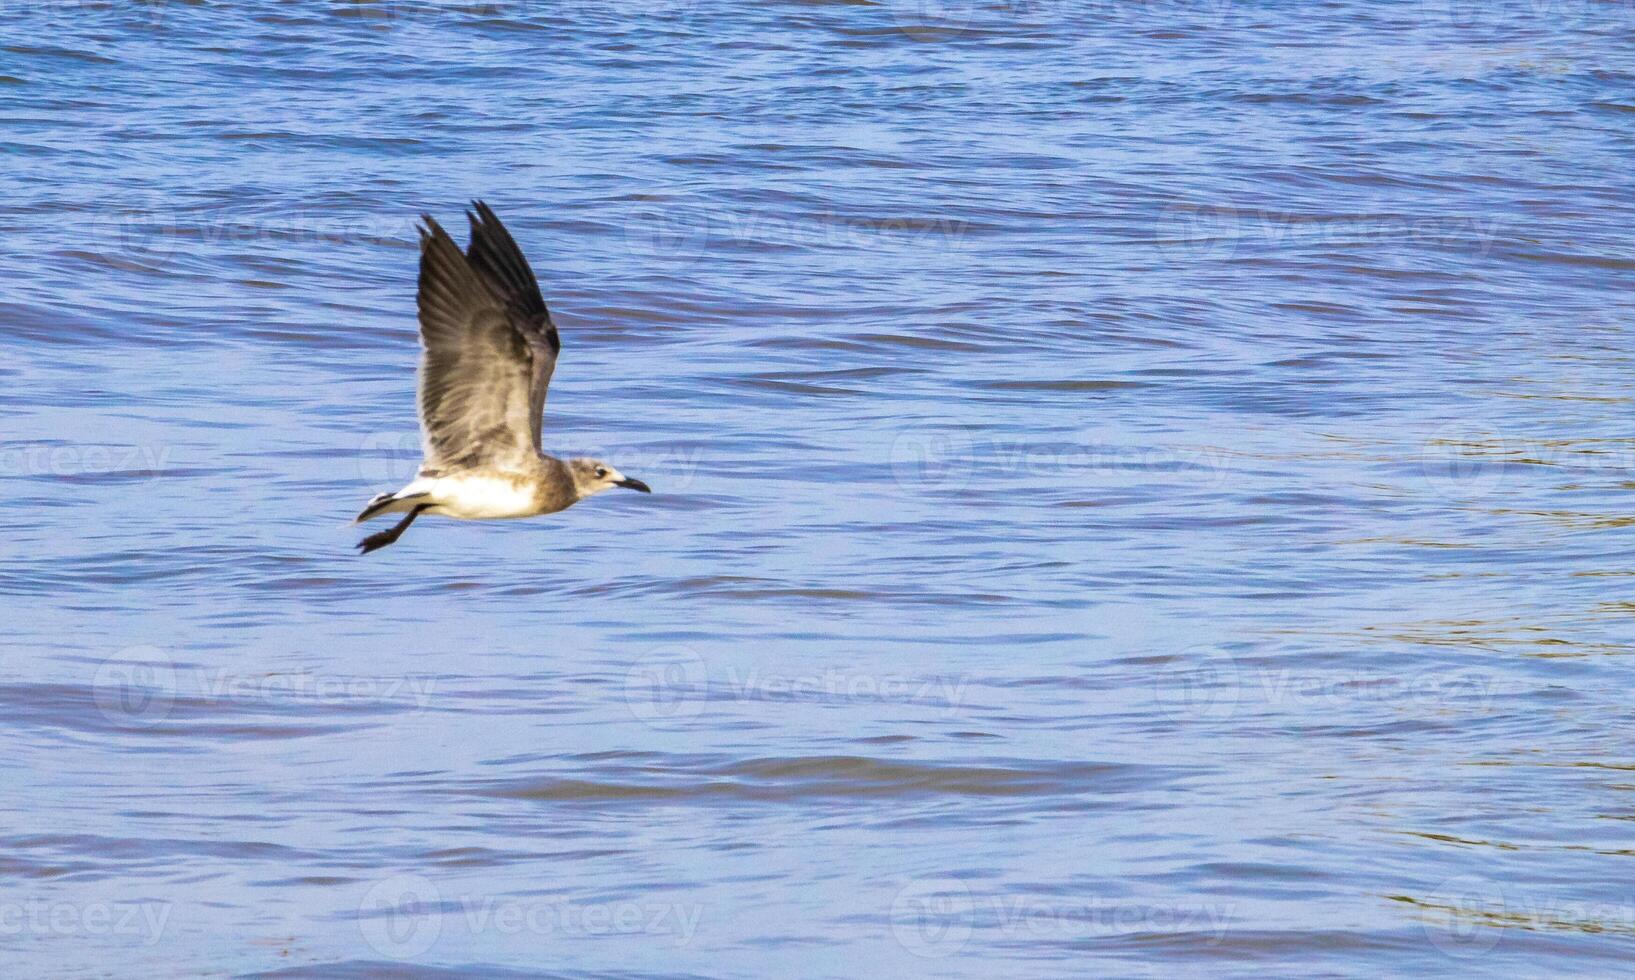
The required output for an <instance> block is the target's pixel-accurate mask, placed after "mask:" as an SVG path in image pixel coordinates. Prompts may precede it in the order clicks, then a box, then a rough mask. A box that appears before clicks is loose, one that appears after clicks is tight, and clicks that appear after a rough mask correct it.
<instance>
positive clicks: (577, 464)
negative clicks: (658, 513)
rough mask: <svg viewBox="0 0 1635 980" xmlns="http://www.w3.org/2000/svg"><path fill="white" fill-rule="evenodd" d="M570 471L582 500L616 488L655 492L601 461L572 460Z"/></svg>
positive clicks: (569, 463)
mask: <svg viewBox="0 0 1635 980" xmlns="http://www.w3.org/2000/svg"><path fill="white" fill-rule="evenodd" d="M568 471H569V472H570V473H572V474H573V488H574V490H575V491H577V492H578V494H579V499H581V500H583V499H585V498H586V497H589V496H592V495H593V494H598V493H601V492H602V491H603V490H611V489H613V488H614V487H624V488H625V489H626V490H640V491H641V492H642V493H652V492H653V489H652V488H651V487H649V486H648V485H647V484H645V483H643V482H642V481H640V480H635V479H631V478H630V477H628V476H625V475H624V474H623V473H620V472H619V471H618V470H616V469H614V468H613V467H611V466H609V465H608V464H606V463H604V462H602V461H601V460H599V459H570V460H568Z"/></svg>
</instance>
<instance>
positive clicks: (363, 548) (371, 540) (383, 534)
mask: <svg viewBox="0 0 1635 980" xmlns="http://www.w3.org/2000/svg"><path fill="white" fill-rule="evenodd" d="M428 506H430V505H429V504H421V505H420V506H419V507H416V508H415V509H414V510H411V511H409V513H408V514H407V515H405V516H404V518H403V519H402V520H401V521H398V522H397V523H396V524H393V525H392V526H391V527H389V528H387V529H386V530H384V531H379V532H377V533H375V534H371V535H369V536H368V537H367V538H364V539H363V540H362V541H359V542H358V548H359V550H360V553H361V554H365V555H367V554H368V553H369V552H371V551H378V550H380V549H381V548H384V547H386V546H387V545H389V544H391V543H392V542H394V541H396V540H397V539H398V538H401V537H402V536H403V532H404V531H407V530H408V529H409V525H410V524H413V523H414V519H415V518H416V517H419V516H420V512H421V511H423V510H425V509H426V508H427V507H428Z"/></svg>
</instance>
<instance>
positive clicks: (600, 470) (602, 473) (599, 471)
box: [596, 466, 607, 480]
mask: <svg viewBox="0 0 1635 980" xmlns="http://www.w3.org/2000/svg"><path fill="white" fill-rule="evenodd" d="M605 476H607V470H605V469H603V468H602V467H600V466H598V467H596V479H598V480H600V479H602V478H603V477H605Z"/></svg>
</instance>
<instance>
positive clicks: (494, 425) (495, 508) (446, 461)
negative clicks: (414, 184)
mask: <svg viewBox="0 0 1635 980" xmlns="http://www.w3.org/2000/svg"><path fill="white" fill-rule="evenodd" d="M472 203H473V207H474V208H475V210H474V211H467V212H466V217H467V218H468V219H469V220H470V221H471V244H470V245H469V246H467V248H466V250H465V252H464V253H461V251H460V247H459V246H458V245H456V244H454V239H452V238H450V237H449V234H448V232H446V231H444V230H443V228H442V226H441V225H439V224H438V223H437V221H436V219H434V218H433V217H432V216H431V215H429V214H427V215H421V221H422V225H421V227H420V292H419V297H418V304H419V308H420V341H421V346H422V348H423V349H422V351H421V355H420V397H419V402H420V434H421V447H422V448H421V455H422V456H423V457H424V460H423V461H422V463H421V465H420V472H419V473H418V474H417V475H416V476H415V479H414V481H413V482H411V483H410V484H409V485H408V486H406V487H404V488H403V489H401V490H399V491H397V492H396V493H383V494H380V495H378V496H377V497H375V498H374V499H373V500H371V501H369V504H368V506H366V507H364V508H363V512H362V513H360V514H359V515H358V517H357V521H358V522H359V523H361V522H363V521H367V520H372V519H374V518H376V517H379V516H381V515H382V514H403V515H404V517H403V519H402V520H401V521H398V522H397V524H395V525H393V526H392V527H391V528H389V529H387V530H385V531H381V532H379V533H378V534H371V535H369V536H368V537H367V538H364V539H363V540H362V541H360V542H358V547H359V548H361V549H362V551H363V554H368V553H369V552H371V551H374V550H376V549H378V548H384V547H386V546H387V545H389V544H391V543H392V542H394V541H396V540H397V539H398V538H400V537H402V535H403V532H404V531H406V530H408V528H409V525H410V524H413V523H414V520H415V518H417V517H419V516H420V515H421V514H441V515H444V516H446V517H455V518H459V519H460V520H467V521H480V520H490V519H494V518H504V517H534V516H536V515H539V514H551V513H555V512H556V511H559V510H564V509H566V508H568V507H572V506H573V505H574V504H576V503H578V502H579V501H581V500H584V499H585V498H586V497H590V496H593V495H595V494H598V493H601V492H602V491H603V490H610V489H612V488H613V487H624V488H626V489H629V490H640V491H641V492H642V493H652V490H651V489H650V488H649V487H648V486H647V484H645V483H643V482H642V481H640V480H636V479H632V478H630V477H627V476H625V475H624V474H623V473H620V472H619V471H618V470H616V469H614V468H613V467H612V466H610V465H608V464H607V463H604V462H601V461H600V460H595V459H568V460H562V459H557V458H556V457H554V456H547V455H546V454H545V451H544V448H543V447H542V446H541V445H540V432H539V430H540V423H541V419H542V417H543V415H544V412H545V389H546V388H547V387H548V386H549V385H550V383H551V373H552V372H553V371H554V370H555V369H556V355H557V352H558V351H560V350H561V349H562V341H561V340H560V339H559V338H558V337H557V333H556V324H554V323H552V322H551V314H550V311H549V310H547V309H546V308H545V298H544V297H543V296H541V295H540V292H539V281H538V280H536V279H535V278H534V273H533V270H532V269H530V268H529V267H528V260H527V259H525V258H523V257H522V250H521V249H519V248H518V247H517V243H516V240H515V239H513V238H512V237H511V233H510V232H508V231H506V230H505V226H504V225H503V224H501V223H500V219H499V217H498V216H496V215H495V214H494V212H493V210H492V209H490V208H489V207H488V205H486V204H484V203H483V202H482V201H474V202H472Z"/></svg>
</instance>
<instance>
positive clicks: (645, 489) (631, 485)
mask: <svg viewBox="0 0 1635 980" xmlns="http://www.w3.org/2000/svg"><path fill="white" fill-rule="evenodd" d="M613 485H614V486H616V487H624V488H625V489H626V490H640V491H641V492H642V493H652V492H653V488H652V487H650V486H648V485H647V484H645V483H643V482H642V481H640V480H633V479H631V478H630V477H628V476H627V477H625V478H624V479H622V480H620V481H619V482H618V483H615V484H613Z"/></svg>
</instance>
